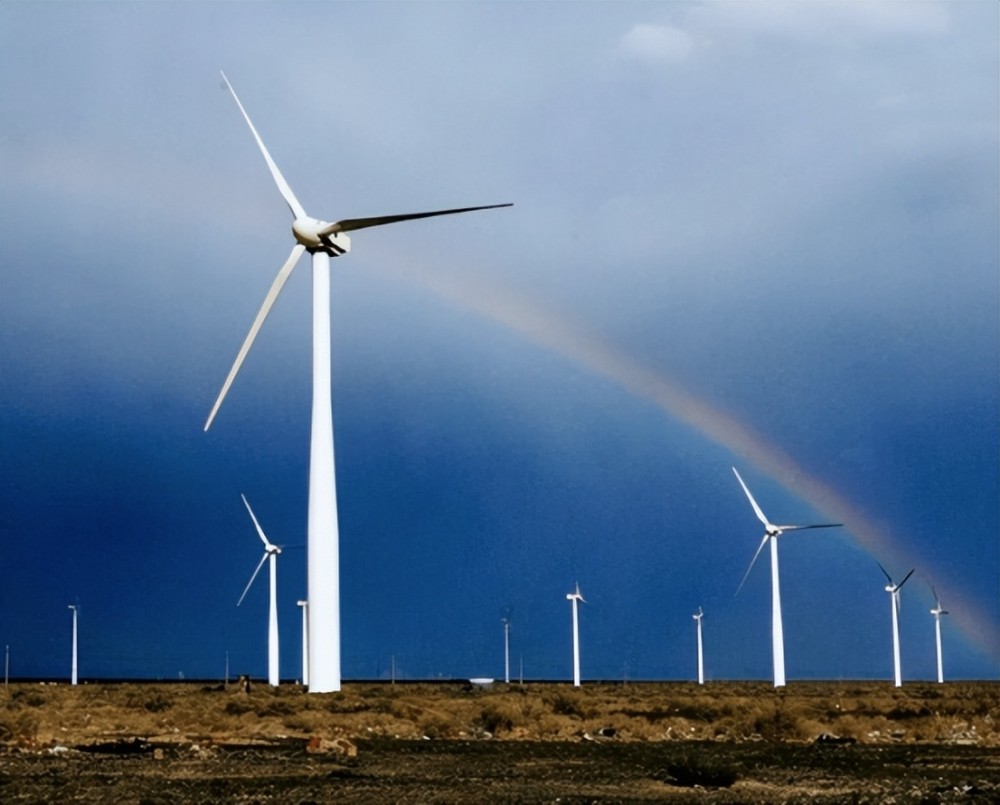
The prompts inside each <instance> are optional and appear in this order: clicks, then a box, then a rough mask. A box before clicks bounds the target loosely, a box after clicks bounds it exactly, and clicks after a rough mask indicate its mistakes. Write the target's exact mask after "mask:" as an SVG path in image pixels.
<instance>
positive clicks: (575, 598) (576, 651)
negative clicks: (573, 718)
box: [566, 582, 587, 688]
mask: <svg viewBox="0 0 1000 805" xmlns="http://www.w3.org/2000/svg"><path fill="white" fill-rule="evenodd" d="M566 600H567V601H572V602H573V687H575V688H578V687H580V620H579V617H578V615H577V604H579V603H584V604H586V603H587V602H586V601H585V600H584V598H583V596H582V595H580V582H577V583H576V589H575V590H574V591H573V592H571V593H566Z"/></svg>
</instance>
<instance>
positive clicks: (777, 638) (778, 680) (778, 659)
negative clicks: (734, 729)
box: [733, 467, 841, 688]
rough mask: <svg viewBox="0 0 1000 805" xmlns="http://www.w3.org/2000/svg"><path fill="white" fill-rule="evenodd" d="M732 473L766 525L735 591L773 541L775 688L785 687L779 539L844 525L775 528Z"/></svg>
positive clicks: (759, 518)
mask: <svg viewBox="0 0 1000 805" xmlns="http://www.w3.org/2000/svg"><path fill="white" fill-rule="evenodd" d="M733 472H735V473H736V480H737V481H739V482H740V486H742V487H743V491H744V492H746V495H747V498H748V499H749V500H750V505H751V506H753V510H754V513H755V514H756V515H757V519H758V520H760V521H761V523H763V524H764V537H763V538H762V539H761V541H760V545H758V546H757V552H756V553H755V554H754V555H753V559H751V560H750V566H749V567H748V568H747V572H746V573H744V574H743V580H742V581H741V582H740V586H739V587H737V588H736V594H737V595H739V593H740V590H742V589H743V583H744V582H745V581H746V580H747V576H749V575H750V571H751V570H752V569H753V566H754V562H756V561H757V557H758V556H760V552H761V551H762V550H763V549H764V544H765V543H767V542H770V543H771V653H772V656H773V659H774V686H775V687H776V688H780V687H784V685H785V636H784V632H783V631H782V626H781V587H780V583H779V580H778V537H780V536H781V535H782V534H784V533H785V532H786V531H801V530H803V529H806V528H839V527H840V525H841V524H840V523H823V524H821V525H775V524H774V523H772V522H771V521H769V520H768V519H767V517H765V516H764V512H763V511H761V508H760V506H758V505H757V501H756V500H754V499H753V495H751V494H750V490H749V489H748V488H747V485H746V484H745V483H743V479H742V478H741V477H740V474H739V472H737V471H736V467H733Z"/></svg>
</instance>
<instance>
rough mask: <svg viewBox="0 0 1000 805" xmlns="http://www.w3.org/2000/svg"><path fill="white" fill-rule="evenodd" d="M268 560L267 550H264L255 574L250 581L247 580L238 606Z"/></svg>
mask: <svg viewBox="0 0 1000 805" xmlns="http://www.w3.org/2000/svg"><path fill="white" fill-rule="evenodd" d="M266 561H267V551H264V555H263V556H262V557H261V558H260V561H259V562H258V563H257V569H256V570H254V572H253V575H252V576H251V577H250V581H248V582H247V586H246V587H244V588H243V595H241V596H240V600H239V601H237V602H236V606H239V605H240V604H242V603H243V599H244V598H246V597H247V591H249V589H250V585H251V584H253V580H254V579H255V578H257V574H258V573H260V569H261V568H262V567H264V562H266Z"/></svg>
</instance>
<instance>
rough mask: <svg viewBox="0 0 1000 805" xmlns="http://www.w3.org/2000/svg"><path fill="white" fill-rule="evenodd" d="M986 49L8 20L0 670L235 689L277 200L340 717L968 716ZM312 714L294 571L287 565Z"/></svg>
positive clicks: (128, 16) (989, 472)
mask: <svg viewBox="0 0 1000 805" xmlns="http://www.w3.org/2000/svg"><path fill="white" fill-rule="evenodd" d="M998 34H1000V25H998V10H997V7H996V6H995V5H993V4H986V3H984V4H976V3H970V4H937V3H923V2H921V3H905V2H893V3H877V2H876V3H864V4H860V3H830V4H824V3H813V4H809V5H808V6H806V5H803V4H797V3H773V4H772V3H754V4H741V3H737V4H726V3H711V4H699V3H674V4H663V5H657V4H637V5H633V4H614V5H612V4H606V5H605V4H589V5H586V6H585V7H580V6H573V5H566V4H538V5H530V6H528V5H521V4H475V5H472V4H470V5H454V4H405V5H403V4H399V5H388V6H385V5H381V6H368V5H362V4H357V5H354V4H341V5H336V6H324V5H315V4H304V5H298V4H280V5H278V4H274V5H272V4H246V5H243V4H211V5H209V4H166V3H165V4H100V3H96V4H80V5H68V4H66V5H47V4H43V5H40V4H10V3H3V4H0V75H2V76H3V78H2V79H0V88H2V92H0V117H2V119H3V120H4V125H3V127H2V130H0V165H2V168H3V177H4V193H3V194H2V198H0V282H2V286H0V350H2V352H0V645H9V646H10V651H11V672H12V674H15V675H47V676H58V675H63V674H65V675H68V672H69V641H70V613H69V611H68V610H67V609H66V607H67V605H68V604H70V603H75V602H77V601H79V604H80V608H81V622H80V626H81V637H80V651H81V657H80V673H81V675H82V676H83V677H87V676H161V677H167V678H170V677H176V676H177V674H178V673H180V672H183V673H184V674H185V675H187V676H189V677H192V676H215V675H221V673H222V671H223V667H224V661H225V655H226V652H227V651H228V652H229V656H230V663H231V667H232V669H233V671H234V672H250V673H253V674H257V675H263V674H264V672H265V668H266V606H267V603H266V585H264V584H260V586H259V588H255V589H254V590H253V591H251V593H250V594H249V595H248V597H247V600H246V601H245V602H244V604H243V606H242V607H240V608H239V609H236V607H235V603H236V599H237V598H238V596H239V594H240V592H241V590H242V588H243V585H244V584H245V583H246V580H247V578H248V577H249V574H250V572H251V571H252V570H253V567H254V565H255V563H256V561H257V559H258V558H259V549H260V543H259V541H258V539H257V537H256V534H255V532H254V530H253V526H252V523H251V522H250V520H249V518H248V517H247V515H246V512H245V510H244V508H243V505H242V503H241V501H240V493H241V492H243V493H245V494H246V495H247V497H248V499H249V500H250V502H251V504H252V505H253V507H254V510H255V512H256V514H257V516H258V518H259V519H260V522H261V525H262V526H263V527H264V529H265V530H266V531H267V533H268V535H269V537H270V538H271V539H272V540H273V541H274V542H277V543H279V544H286V545H302V544H303V543H304V542H305V512H306V468H307V449H308V426H309V387H310V370H309V366H310V355H309V339H310V307H309V304H310V290H311V288H310V282H309V271H308V266H307V265H305V264H303V266H300V268H299V269H297V271H296V273H295V274H294V275H293V277H292V279H291V280H290V282H289V284H288V286H286V289H285V291H284V292H283V294H282V297H281V299H280V300H279V302H278V304H277V305H276V306H275V308H274V310H273V312H272V314H271V317H270V318H269V319H268V321H267V323H266V325H265V327H264V329H263V331H262V333H261V335H260V337H259V338H258V339H257V342H256V344H255V346H254V349H253V351H252V352H251V354H250V357H249V359H248V360H247V362H246V364H245V365H244V367H243V369H242V371H241V373H240V376H239V378H238V379H237V382H236V384H235V385H234V387H233V389H232V391H231V392H230V394H229V396H228V398H227V400H226V403H225V405H224V406H223V408H222V411H221V413H220V415H219V417H218V419H217V421H216V423H215V425H214V426H213V428H212V431H211V432H210V433H208V434H207V435H206V434H204V433H203V432H202V424H203V422H204V420H205V417H206V415H207V413H208V410H209V408H210V406H211V404H212V401H213V400H214V399H215V395H216V394H217V393H218V389H219V387H220V385H221V383H222V380H223V379H224V377H225V374H226V371H227V370H228V368H229V366H230V364H231V362H232V359H233V357H234V355H235V352H236V350H237V348H238V347H239V344H240V342H241V340H242V338H243V337H244V335H245V333H246V330H247V328H248V327H249V324H250V322H251V320H252V318H253V315H254V314H255V312H256V310H257V308H258V306H259V304H260V301H261V299H262V298H263V295H264V293H265V292H266V290H267V288H268V286H269V284H270V282H271V279H272V278H273V276H274V274H275V272H276V271H277V269H278V268H279V266H280V265H281V263H282V261H283V260H284V259H285V257H286V255H287V253H288V249H289V248H290V243H291V237H290V233H289V229H288V227H289V225H290V218H289V216H288V213H287V209H286V208H285V206H284V203H283V202H282V200H281V197H280V196H279V195H278V193H277V191H276V190H275V188H274V186H273V183H272V181H271V178H270V176H269V175H268V172H267V169H266V166H265V165H264V163H263V161H262V160H261V158H260V154H259V153H258V151H257V150H256V147H255V145H254V143H253V140H252V138H251V136H250V134H249V132H248V131H247V129H246V126H245V124H244V123H243V121H242V119H241V118H240V116H239V112H238V110H237V109H236V107H235V105H234V104H233V102H232V99H231V98H230V97H229V96H228V94H227V93H225V92H223V91H220V81H219V77H218V71H219V69H225V70H226V72H227V75H228V76H229V78H230V79H231V80H232V82H233V84H234V86H235V87H236V89H237V91H238V92H239V93H240V95H241V98H242V100H243V102H244V104H245V105H246V107H247V111H248V112H249V114H250V115H251V116H252V117H253V119H254V122H255V123H256V125H257V127H258V129H259V130H260V133H261V135H262V137H263V138H264V140H265V142H266V143H267V145H268V147H269V148H270V150H271V152H272V154H273V156H274V158H275V160H276V161H277V163H278V165H279V166H280V167H281V169H282V171H283V172H284V174H285V176H286V177H287V179H288V181H289V183H290V184H291V186H292V187H293V188H294V189H295V192H296V194H297V195H298V197H299V198H300V200H301V201H302V202H303V204H304V206H305V207H306V209H307V210H309V212H310V213H311V214H313V215H317V216H320V217H324V218H327V219H330V220H336V219H338V218H344V217H359V216H368V215H379V214H387V213H397V212H405V211H410V210H420V209H433V208H437V207H450V206H461V205H467V204H487V203H496V202H506V201H513V202H515V205H516V206H515V207H513V208H512V209H510V210H500V211H495V212H486V213H481V214H476V215H469V216H458V217H455V218H447V219H438V220H434V221H426V222H415V223H409V224H400V225H398V226H394V227H387V228H382V229H377V230H369V231H364V232H359V233H356V234H355V237H354V238H353V246H354V250H353V252H352V253H351V254H350V255H348V256H346V257H344V258H341V259H338V260H336V261H335V262H334V264H333V265H334V281H333V299H332V305H333V355H334V368H333V372H334V381H333V384H334V409H335V425H336V432H335V434H336V435H335V439H336V450H337V472H338V497H339V503H340V515H341V560H342V596H343V601H342V610H343V656H344V674H345V677H346V678H352V677H354V678H356V677H371V676H376V675H380V674H385V673H386V672H387V670H388V668H389V663H390V659H389V658H390V657H391V656H392V655H395V657H396V662H397V666H398V667H399V669H400V671H401V673H402V674H404V675H408V676H412V677H416V678H425V677H428V676H437V675H444V676H459V677H461V676H484V675H485V676H500V675H501V674H502V672H503V668H502V659H503V653H502V649H503V643H502V637H503V633H502V629H501V623H500V619H501V618H502V617H504V615H505V614H508V613H509V616H510V618H511V620H512V623H513V632H512V646H511V647H512V654H513V657H514V660H515V665H516V663H517V660H518V659H519V658H520V657H522V656H523V662H524V671H525V674H526V675H528V676H531V677H554V678H568V677H569V676H570V674H571V653H570V652H571V645H570V611H569V604H568V602H567V601H566V600H565V594H566V593H567V592H569V591H570V590H571V589H572V587H573V584H574V583H575V582H577V581H579V583H580V587H581V590H582V592H583V594H584V596H585V597H586V599H587V602H588V603H587V604H586V606H584V607H583V608H582V609H581V613H580V617H581V640H582V671H583V676H584V678H621V677H622V676H624V675H627V676H629V677H632V678H666V679H675V678H690V677H692V676H693V675H694V672H695V668H694V622H693V621H692V619H691V617H690V616H691V613H693V612H694V611H696V610H697V608H698V606H702V607H704V610H705V613H706V614H705V622H704V627H705V643H706V648H705V651H706V661H705V662H706V674H707V676H708V677H709V678H710V679H728V678H769V676H770V672H771V663H770V599H769V579H768V573H767V565H766V563H762V564H761V566H760V567H757V568H755V569H754V571H753V573H752V574H751V576H750V578H749V579H748V581H747V584H746V586H745V587H744V589H743V591H742V592H741V593H740V595H739V597H738V598H736V597H734V595H733V594H734V591H735V589H736V586H737V584H738V583H739V580H740V578H741V576H742V574H743V572H744V570H745V569H746V566H747V563H748V562H749V560H750V558H751V556H752V555H753V551H754V550H755V549H756V547H757V543H758V542H759V539H760V528H759V524H758V523H757V521H756V519H755V517H754V515H753V512H752V511H751V509H750V507H749V506H748V505H747V502H746V500H745V498H744V496H743V493H742V491H741V490H740V488H739V486H738V484H737V483H736V480H735V478H734V477H733V474H732V471H731V469H730V467H731V466H732V465H734V464H735V465H736V466H738V467H739V468H740V471H741V473H742V474H743V477H744V478H745V479H746V481H747V483H748V484H749V486H750V488H751V489H752V490H753V492H754V494H755V495H756V497H757V499H758V501H759V502H760V503H761V505H762V507H763V508H764V511H765V512H766V513H767V514H768V515H769V517H771V519H772V520H775V521H780V522H797V521H817V520H818V521H825V520H830V519H833V520H836V521H842V522H844V523H845V528H844V529H842V530H836V531H834V530H830V531H823V532H812V533H808V534H801V535H794V534H790V535H787V536H786V537H784V538H783V539H782V542H781V564H782V592H783V600H784V604H785V606H784V613H785V638H786V656H787V670H788V676H789V678H790V679H796V678H834V679H837V678H858V677H861V678H889V677H890V675H891V671H892V665H891V643H890V610H889V601H888V596H887V595H886V593H885V592H884V590H883V586H884V579H883V577H882V574H881V572H880V571H879V569H878V567H877V565H876V560H877V561H879V562H881V563H882V564H883V565H885V566H886V567H887V568H888V569H889V570H890V572H891V573H893V574H894V575H897V576H900V577H901V576H902V575H904V574H905V573H906V572H907V571H908V570H909V569H910V568H911V567H916V568H917V571H916V573H915V574H914V577H913V578H912V579H911V580H910V581H909V582H908V584H907V586H906V587H905V588H904V590H903V610H902V619H901V631H902V648H903V674H904V678H906V679H915V678H923V679H928V678H932V677H933V674H934V656H933V651H934V645H933V619H932V618H931V616H930V614H929V613H928V609H929V608H930V606H931V605H932V604H933V601H932V598H931V594H930V588H929V584H930V583H931V582H933V583H934V584H935V586H936V587H937V589H938V592H939V593H940V594H941V596H942V599H943V603H944V605H945V607H946V608H947V609H949V610H950V611H951V613H952V614H951V616H950V617H949V618H948V619H947V620H946V622H945V624H944V647H945V673H946V675H947V676H950V677H963V678H996V676H997V671H998V662H1000V640H998V628H1000V627H998V611H1000V581H998V579H1000V541H998V534H1000V522H998V504H997V501H998V499H1000V488H998V476H1000V469H998V443H1000V438H998V437H1000V434H998V426H997V423H998V386H1000V383H998V340H1000V335H998V240H1000V238H998V224H997V221H998V219H1000V202H998V198H1000V193H998V172H1000V171H998V158H997V154H998V145H1000V137H998V119H1000V111H998V102H997V98H998V95H1000V87H998V78H997V76H998V72H1000V65H998V46H997V42H998ZM278 575H279V578H278V587H279V599H280V620H281V634H282V653H281V659H282V669H281V670H282V675H283V676H284V677H287V678H295V677H297V676H298V674H299V664H298V657H299V653H298V652H299V639H300V634H299V612H298V608H297V607H296V605H295V602H296V600H297V599H299V598H302V597H304V595H305V593H306V591H305V552H304V551H303V550H288V551H286V552H285V553H284V554H282V556H281V557H280V559H279V570H278Z"/></svg>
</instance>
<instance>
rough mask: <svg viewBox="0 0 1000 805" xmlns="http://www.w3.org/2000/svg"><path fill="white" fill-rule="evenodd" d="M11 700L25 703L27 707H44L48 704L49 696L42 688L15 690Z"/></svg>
mask: <svg viewBox="0 0 1000 805" xmlns="http://www.w3.org/2000/svg"><path fill="white" fill-rule="evenodd" d="M10 698H11V701H15V702H17V703H18V704H23V705H24V706H25V707H42V706H43V705H45V704H48V701H49V699H48V697H47V696H46V695H45V693H43V692H42V691H40V690H15V691H14V692H13V693H11V694H10Z"/></svg>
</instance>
